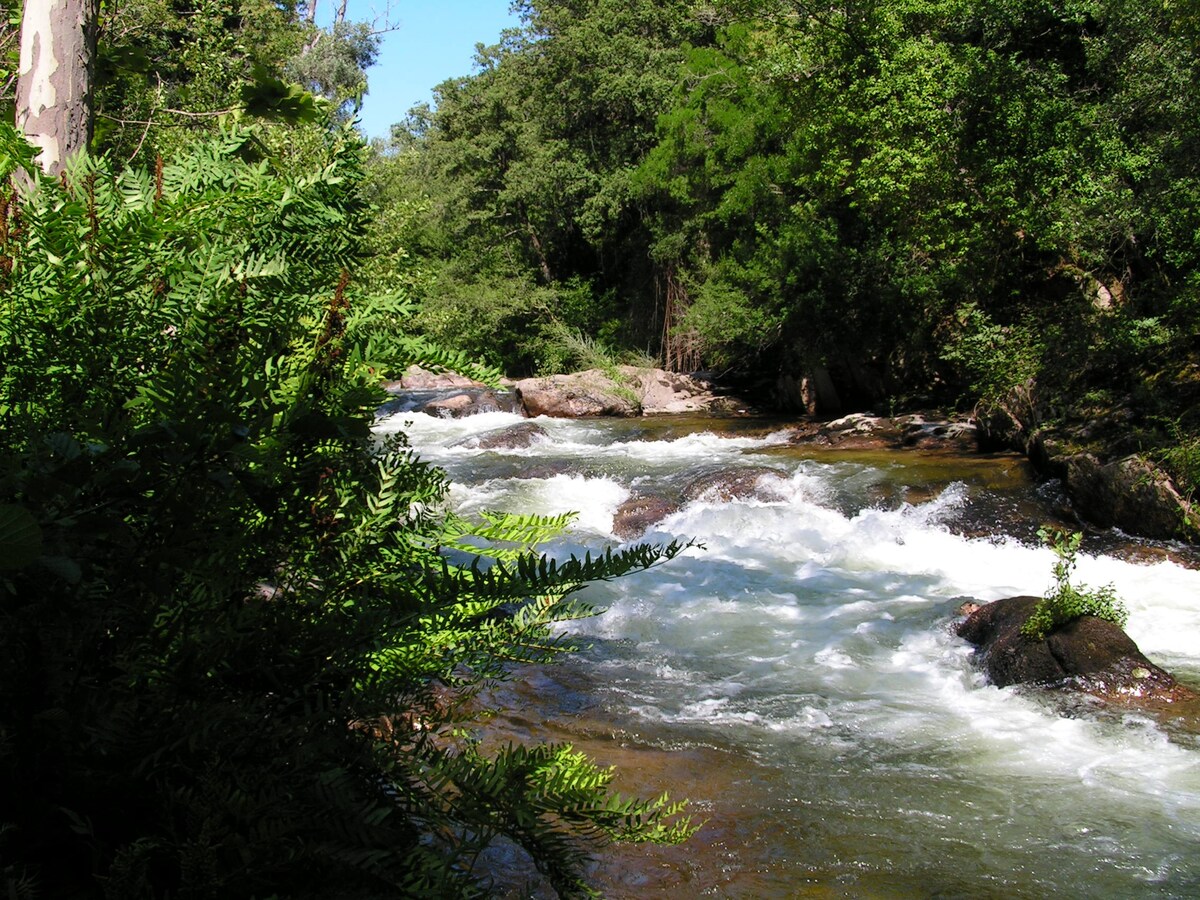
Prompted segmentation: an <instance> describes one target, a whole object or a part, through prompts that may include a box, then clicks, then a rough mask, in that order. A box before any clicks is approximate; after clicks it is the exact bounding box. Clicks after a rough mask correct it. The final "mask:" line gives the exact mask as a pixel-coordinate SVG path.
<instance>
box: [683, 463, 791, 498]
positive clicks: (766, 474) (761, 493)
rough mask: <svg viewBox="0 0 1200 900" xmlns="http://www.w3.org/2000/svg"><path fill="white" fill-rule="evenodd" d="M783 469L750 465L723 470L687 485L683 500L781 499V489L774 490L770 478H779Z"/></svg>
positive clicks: (695, 479)
mask: <svg viewBox="0 0 1200 900" xmlns="http://www.w3.org/2000/svg"><path fill="white" fill-rule="evenodd" d="M779 477H780V474H779V472H777V471H776V470H775V469H771V468H768V467H766V466H749V467H744V468H736V469H721V470H719V471H716V472H709V473H707V474H705V475H700V476H699V477H697V478H693V479H692V480H691V481H689V482H688V483H687V484H686V485H685V486H684V488H683V491H682V493H681V494H680V499H681V500H682V502H684V503H691V502H692V501H694V500H713V499H715V500H720V501H721V502H723V503H728V502H729V501H730V500H768V501H769V500H778V499H779V492H778V491H777V490H773V489H772V488H771V486H770V482H769V480H767V481H764V479H778V478H779Z"/></svg>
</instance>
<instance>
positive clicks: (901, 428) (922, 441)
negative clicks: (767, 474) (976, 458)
mask: <svg viewBox="0 0 1200 900" xmlns="http://www.w3.org/2000/svg"><path fill="white" fill-rule="evenodd" d="M788 440H789V442H791V443H793V444H801V445H803V444H813V445H817V446H823V447H830V448H836V449H839V450H895V449H902V450H953V451H956V452H972V451H975V450H978V449H979V442H978V436H977V434H976V429H975V425H974V424H973V423H972V422H969V421H966V420H964V419H947V418H943V417H940V416H936V415H932V414H924V413H912V414H909V415H905V416H895V417H887V416H871V415H867V414H865V413H854V414H852V415H848V416H843V417H842V418H840V419H834V420H832V421H828V422H806V423H804V424H802V425H798V426H796V427H795V428H793V429H792V430H791V432H790V433H789V435H788Z"/></svg>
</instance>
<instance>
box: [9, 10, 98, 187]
mask: <svg viewBox="0 0 1200 900" xmlns="http://www.w3.org/2000/svg"><path fill="white" fill-rule="evenodd" d="M99 12H100V0H26V2H25V11H24V15H23V16H22V20H21V63H20V67H19V69H18V73H19V74H18V78H17V118H16V125H17V128H18V129H19V130H20V131H23V132H24V133H25V136H26V137H27V138H28V139H29V142H30V143H32V144H34V145H36V146H38V147H41V148H42V155H41V157H40V158H39V162H40V163H41V166H42V169H43V170H44V171H46V172H48V173H49V174H51V175H56V174H58V173H59V172H60V171H62V168H63V165H64V164H65V162H66V161H67V160H68V159H70V158H71V157H72V156H74V155H75V154H76V153H78V152H79V151H80V150H82V149H85V148H86V147H87V145H88V141H90V140H91V137H92V121H93V120H92V75H93V72H94V71H95V60H96V20H97V18H98V16H99Z"/></svg>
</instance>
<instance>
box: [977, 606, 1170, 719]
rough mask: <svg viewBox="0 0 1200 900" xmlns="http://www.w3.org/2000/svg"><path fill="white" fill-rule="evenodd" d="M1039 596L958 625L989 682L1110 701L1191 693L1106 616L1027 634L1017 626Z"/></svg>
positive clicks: (984, 610)
mask: <svg viewBox="0 0 1200 900" xmlns="http://www.w3.org/2000/svg"><path fill="white" fill-rule="evenodd" d="M1040 599H1041V598H1039V597H1009V598H1008V599H1005V600H997V601H996V602H994V603H989V604H987V605H985V606H981V607H979V608H978V609H976V610H975V611H974V612H971V614H970V615H968V616H967V618H966V619H965V620H964V621H962V622H961V623H959V624H958V626H957V628H956V631H957V633H958V635H959V636H960V637H962V638H964V639H966V640H967V641H969V642H970V643H972V644H974V645H975V646H976V647H977V650H976V651H975V654H976V658H977V660H978V661H979V664H980V665H981V666H982V668H983V670H984V672H985V673H986V674H987V677H988V681H990V682H991V683H992V684H994V685H996V686H997V687H1007V686H1009V685H1014V684H1034V685H1043V686H1054V687H1068V688H1075V689H1078V690H1081V691H1085V692H1087V693H1089V694H1092V695H1095V696H1098V697H1101V698H1104V699H1109V700H1116V699H1150V700H1174V699H1179V698H1183V697H1191V696H1192V695H1193V692H1192V691H1190V690H1189V689H1188V688H1185V687H1183V686H1182V685H1180V684H1179V683H1178V682H1176V681H1175V679H1174V678H1173V677H1172V676H1171V674H1170V673H1169V672H1167V671H1165V670H1163V669H1161V668H1159V667H1158V666H1156V665H1155V664H1154V663H1152V662H1151V661H1150V660H1149V659H1147V658H1146V657H1145V656H1144V655H1143V654H1142V652H1141V651H1140V650H1139V649H1138V647H1137V644H1135V643H1134V642H1133V641H1132V640H1131V639H1130V638H1129V636H1128V635H1127V634H1125V632H1124V631H1122V630H1121V628H1120V627H1119V626H1117V625H1114V624H1113V623H1112V622H1108V621H1105V620H1104V619H1097V618H1095V617H1093V616H1082V617H1081V618H1078V619H1075V620H1074V621H1072V622H1069V623H1067V624H1066V625H1063V626H1061V627H1059V628H1056V629H1055V630H1054V631H1051V632H1050V633H1049V634H1047V635H1046V637H1045V639H1044V640H1040V641H1038V640H1033V639H1032V638H1028V637H1026V636H1025V635H1024V634H1022V633H1021V626H1022V625H1024V624H1025V620H1026V619H1028V618H1029V615H1030V613H1032V612H1033V609H1034V607H1035V606H1037V604H1038V602H1039V600H1040Z"/></svg>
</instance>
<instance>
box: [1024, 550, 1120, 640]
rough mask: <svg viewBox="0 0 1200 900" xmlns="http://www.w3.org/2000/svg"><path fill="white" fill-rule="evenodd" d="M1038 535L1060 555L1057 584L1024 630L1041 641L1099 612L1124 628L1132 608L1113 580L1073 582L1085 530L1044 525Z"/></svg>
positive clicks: (1055, 567) (1029, 619) (1103, 617)
mask: <svg viewBox="0 0 1200 900" xmlns="http://www.w3.org/2000/svg"><path fill="white" fill-rule="evenodd" d="M1038 537H1039V538H1041V539H1042V540H1043V541H1044V542H1045V543H1047V544H1049V545H1050V548H1051V549H1052V550H1053V551H1054V555H1055V556H1057V557H1058V559H1057V560H1056V561H1055V563H1054V586H1053V587H1052V588H1051V589H1050V590H1049V591H1048V592H1047V593H1046V595H1045V597H1043V598H1042V601H1041V602H1040V603H1039V604H1038V605H1037V606H1036V607H1034V610H1033V612H1032V613H1031V614H1030V616H1029V618H1028V619H1026V620H1025V624H1024V625H1022V626H1021V633H1022V634H1023V635H1025V637H1027V638H1030V639H1031V640H1035V641H1040V640H1042V639H1043V638H1045V637H1046V635H1047V634H1049V633H1050V632H1051V631H1054V629H1056V628H1059V627H1061V626H1063V625H1066V624H1067V623H1068V622H1073V621H1074V620H1075V619H1078V618H1079V617H1080V616H1095V617H1096V618H1098V619H1105V620H1107V621H1109V622H1112V623H1114V624H1115V625H1117V626H1118V627H1120V628H1124V627H1125V623H1126V621H1128V619H1129V611H1128V610H1127V609H1126V608H1125V604H1124V603H1123V602H1122V601H1121V598H1120V597H1118V596H1117V592H1116V589H1115V588H1114V587H1113V586H1112V585H1111V584H1106V585H1104V586H1103V587H1099V588H1094V589H1090V588H1088V587H1087V585H1080V586H1079V587H1076V586H1075V585H1073V584H1071V572H1072V571H1073V570H1074V569H1075V565H1076V560H1075V557H1076V555H1078V553H1079V544H1080V542H1081V541H1082V540H1083V534H1082V533H1080V532H1075V533H1073V534H1072V533H1069V532H1066V531H1059V530H1057V529H1054V530H1051V529H1048V528H1041V529H1039V530H1038Z"/></svg>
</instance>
